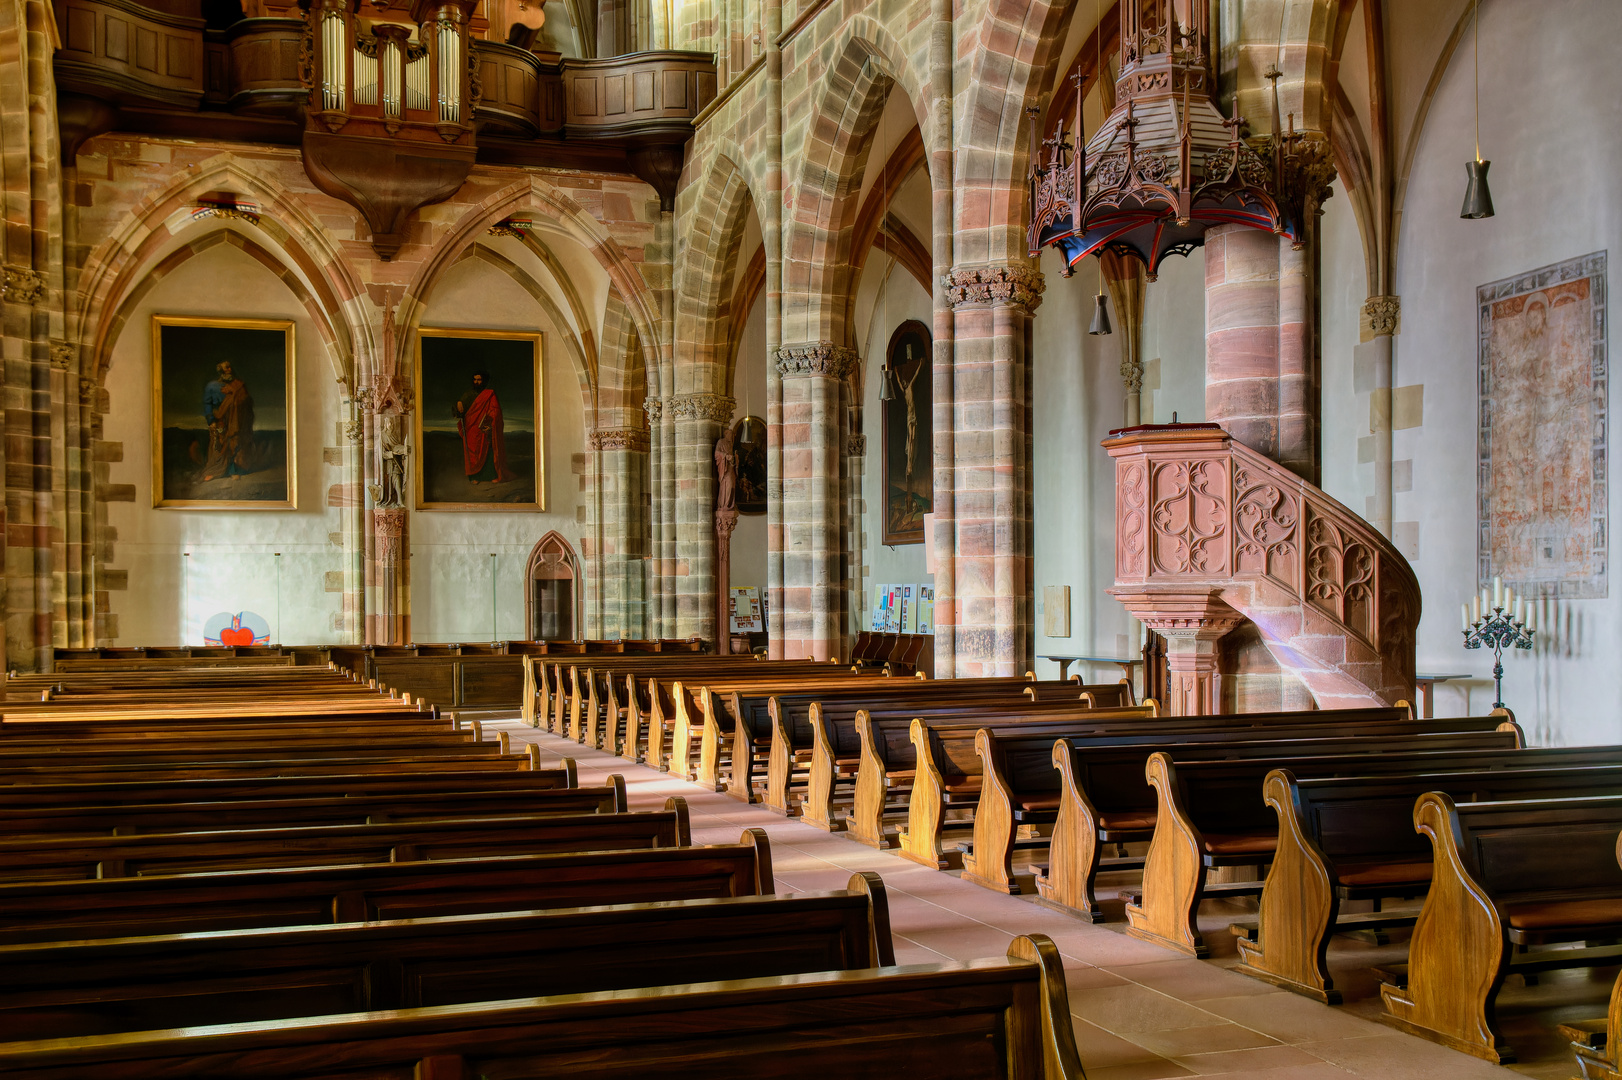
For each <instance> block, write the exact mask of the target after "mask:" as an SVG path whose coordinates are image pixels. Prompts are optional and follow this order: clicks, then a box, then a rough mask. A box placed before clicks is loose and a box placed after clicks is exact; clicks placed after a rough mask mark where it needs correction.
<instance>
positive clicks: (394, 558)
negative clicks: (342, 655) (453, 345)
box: [366, 507, 411, 645]
mask: <svg viewBox="0 0 1622 1080" xmlns="http://www.w3.org/2000/svg"><path fill="white" fill-rule="evenodd" d="M371 514H372V536H373V546H372V551H373V556H372V564H371V567H370V568H369V569H370V574H369V577H370V579H371V580H370V581H369V582H368V584H369V585H370V586H371V588H370V589H369V590H368V591H369V592H370V593H371V594H372V596H373V597H374V598H375V601H376V602H375V604H373V605H370V607H371V610H370V611H369V612H368V614H367V620H366V621H367V624H368V626H367V634H366V641H367V643H368V644H370V645H405V644H409V643H410V641H411V529H410V523H409V519H408V517H407V514H406V510H405V508H404V507H388V508H383V509H376V508H374V509H373V510H372V512H371Z"/></svg>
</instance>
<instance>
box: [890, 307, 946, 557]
mask: <svg viewBox="0 0 1622 1080" xmlns="http://www.w3.org/2000/svg"><path fill="white" fill-rule="evenodd" d="M930 358H931V342H930V333H929V327H927V326H925V325H924V324H923V323H921V322H919V321H917V320H916V319H909V320H908V321H906V322H904V323H902V324H901V325H900V326H898V327H896V330H895V333H894V334H892V335H891V337H890V346H889V349H888V350H887V353H886V360H887V362H888V364H889V370H890V379H891V380H892V386H893V389H894V390H895V395H894V396H893V397H892V398H891V400H889V401H886V402H884V403H883V410H882V411H883V413H884V460H883V470H884V543H886V544H921V543H923V542H924V515H925V514H927V513H929V512H930V511H931V510H932V509H933V508H934V484H935V477H934V470H933V469H931V468H930V461H931V456H930V448H931V444H932V439H931V430H932V426H931V420H932V410H933V404H934V398H933V394H932V391H933V386H932V385H931V376H930V372H931V364H930Z"/></svg>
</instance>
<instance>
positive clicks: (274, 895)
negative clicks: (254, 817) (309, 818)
mask: <svg viewBox="0 0 1622 1080" xmlns="http://www.w3.org/2000/svg"><path fill="white" fill-rule="evenodd" d="M772 891H773V888H772V867H771V853H770V847H769V845H768V843H767V840H766V834H765V833H764V832H763V831H761V830H759V829H746V830H744V832H743V837H742V839H741V840H740V842H739V843H737V844H712V845H702V846H697V847H694V846H683V847H661V848H639V849H618V850H586V851H576V852H558V853H552V854H540V855H506V856H490V857H478V858H455V859H445V860H440V861H434V862H402V863H348V864H342V865H336V866H311V867H282V868H276V869H265V870H233V871H229V872H225V873H197V874H168V875H159V876H154V877H127V878H106V879H101V880H88V879H87V880H80V881H49V882H14V883H5V884H0V943H21V942H40V941H73V940H80V939H85V938H103V937H137V936H147V935H152V934H182V933H201V932H204V931H210V930H237V929H249V928H254V927H269V926H303V925H311V924H321V923H334V922H359V921H363V920H364V921H375V920H379V919H419V918H428V917H431V916H442V915H472V914H480V913H485V912H493V911H525V910H531V909H538V908H556V907H580V906H585V905H596V904H621V903H631V902H636V903H647V902H653V901H663V900H692V899H702V898H705V897H715V896H755V895H763V894H769V893H771V892H772Z"/></svg>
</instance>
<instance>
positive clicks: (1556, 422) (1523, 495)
mask: <svg viewBox="0 0 1622 1080" xmlns="http://www.w3.org/2000/svg"><path fill="white" fill-rule="evenodd" d="M1604 297H1605V253H1604V252H1598V253H1595V254H1593V255H1586V256H1582V257H1580V258H1577V259H1572V260H1569V261H1568V262H1565V263H1558V264H1555V265H1553V266H1547V267H1543V268H1541V269H1539V270H1534V271H1531V272H1530V273H1526V274H1521V275H1518V276H1517V277H1515V278H1509V279H1506V280H1504V281H1501V282H1495V283H1494V284H1492V285H1486V286H1482V287H1481V289H1480V290H1479V303H1480V311H1481V359H1480V363H1481V368H1482V370H1481V386H1482V410H1481V411H1482V417H1481V419H1482V423H1481V428H1480V430H1481V436H1480V438H1481V447H1480V449H1481V457H1482V461H1481V468H1480V476H1481V481H1480V482H1481V491H1480V504H1481V519H1482V520H1481V530H1480V532H1481V537H1482V544H1481V551H1480V553H1479V554H1480V556H1481V558H1480V565H1479V567H1478V573H1479V576H1480V579H1481V580H1482V581H1486V580H1488V579H1490V578H1491V577H1493V576H1495V575H1498V576H1502V577H1503V579H1504V581H1505V583H1506V584H1507V583H1513V584H1514V586H1515V590H1516V591H1517V592H1524V593H1527V594H1529V595H1532V596H1540V595H1541V596H1555V597H1567V598H1573V599H1575V598H1594V597H1603V596H1605V595H1606V593H1607V590H1608V580H1607V579H1608V573H1607V570H1608V567H1607V565H1606V563H1607V554H1608V548H1609V544H1608V539H1607V534H1608V532H1609V518H1610V514H1609V508H1608V505H1607V498H1606V469H1605V457H1606V453H1607V450H1608V447H1607V445H1606V444H1607V438H1606V430H1607V427H1608V425H1607V422H1606V412H1607V399H1608V393H1607V386H1608V381H1609V380H1608V378H1607V372H1606V356H1605V347H1606V346H1605V336H1604V318H1603V312H1604V308H1605V300H1604Z"/></svg>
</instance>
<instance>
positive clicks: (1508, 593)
mask: <svg viewBox="0 0 1622 1080" xmlns="http://www.w3.org/2000/svg"><path fill="white" fill-rule="evenodd" d="M1504 610H1505V611H1514V610H1515V590H1514V589H1512V588H1510V587H1509V586H1508V585H1505V586H1504Z"/></svg>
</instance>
